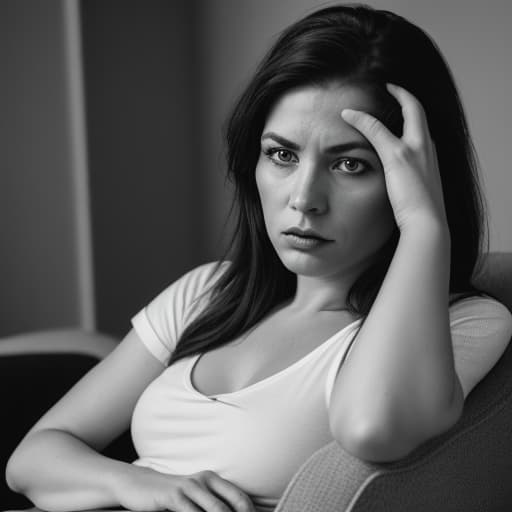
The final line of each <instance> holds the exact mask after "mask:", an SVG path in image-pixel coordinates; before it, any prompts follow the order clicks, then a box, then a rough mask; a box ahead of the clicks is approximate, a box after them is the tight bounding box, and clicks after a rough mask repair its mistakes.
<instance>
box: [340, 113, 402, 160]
mask: <svg viewBox="0 0 512 512" xmlns="http://www.w3.org/2000/svg"><path fill="white" fill-rule="evenodd" d="M341 117H342V118H343V119H344V120H345V121H347V122H348V123H349V124H351V125H352V126H354V128H357V129H358V130H359V131H360V132H361V133H362V134H363V135H364V136H365V137H366V138H367V139H368V141H369V142H370V143H371V144H372V145H373V147H374V148H375V150H376V151H377V153H378V154H379V156H380V158H381V160H382V162H386V161H388V157H389V156H390V152H391V149H392V148H393V147H395V146H396V145H397V144H401V141H400V139H399V138H398V137H395V135H393V134H392V133H391V132H390V131H389V130H388V129H387V128H386V126H384V124H383V123H381V122H380V121H379V120H378V119H377V118H376V117H374V116H372V115H371V114H368V113H367V112H363V111H362V110H353V109H350V108H345V109H343V110H342V112H341Z"/></svg>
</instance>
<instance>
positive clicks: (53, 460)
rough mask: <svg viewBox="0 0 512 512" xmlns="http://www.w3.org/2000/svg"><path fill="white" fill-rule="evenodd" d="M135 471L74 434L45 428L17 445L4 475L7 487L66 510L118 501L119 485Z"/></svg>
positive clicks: (51, 507) (44, 504)
mask: <svg viewBox="0 0 512 512" xmlns="http://www.w3.org/2000/svg"><path fill="white" fill-rule="evenodd" d="M131 470H132V466H131V465H130V464H126V463H124V462H120V461H116V460H112V459H109V458H107V457H104V456H103V455H101V454H99V453H98V452H96V451H95V450H93V449H92V448H90V447H89V446H87V445H86V444H85V443H83V442H82V441H80V440H79V439H77V438H75V437H73V436H72V435H70V434H67V433H65V432H61V431H57V430H42V431H39V432H35V433H33V434H31V435H30V436H29V437H27V438H26V439H25V440H24V441H23V443H22V444H21V445H20V446H19V447H18V449H17V450H16V452H15V453H14V454H13V456H12V457H11V459H10V460H9V463H8V466H7V473H6V475H7V482H8V484H9V487H11V489H13V490H14V491H16V492H20V493H23V494H25V495H26V496H27V497H28V498H30V500H31V501H33V502H34V504H35V505H37V506H38V507H40V508H43V509H44V510H49V511H66V510H84V509H93V508H101V507H108V506H116V505H119V501H118V499H117V497H116V496H117V489H118V484H119V482H120V481H121V480H122V478H123V477H124V476H125V475H127V474H128V473H129V472H130V471H131Z"/></svg>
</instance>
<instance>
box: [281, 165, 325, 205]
mask: <svg viewBox="0 0 512 512" xmlns="http://www.w3.org/2000/svg"><path fill="white" fill-rule="evenodd" d="M318 171H319V169H317V168H316V166H315V165H314V164H313V163H307V162H301V164H299V166H298V167H297V168H296V169H295V172H294V174H293V177H292V180H293V184H292V189H291V192H290V198H289V205H290V207H291V208H293V209H294V210H298V211H300V212H303V213H315V214H320V213H324V212H325V211H326V209H327V197H326V193H325V192H326V191H325V186H326V184H324V183H323V177H322V176H321V175H320V174H319V172H318Z"/></svg>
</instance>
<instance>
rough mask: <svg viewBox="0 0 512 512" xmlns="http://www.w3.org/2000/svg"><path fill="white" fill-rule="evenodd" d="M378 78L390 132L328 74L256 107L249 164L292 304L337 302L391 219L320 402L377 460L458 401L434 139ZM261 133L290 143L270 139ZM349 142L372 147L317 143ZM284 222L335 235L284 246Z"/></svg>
mask: <svg viewBox="0 0 512 512" xmlns="http://www.w3.org/2000/svg"><path fill="white" fill-rule="evenodd" d="M388 91H389V92H390V94H392V95H393V96H394V97H395V98H396V99H397V101H398V102H399V104H400V105H401V108H402V114H403V118H404V129H403V135H402V137H401V138H398V137H396V136H394V135H393V134H392V133H391V132H390V131H389V130H388V129H387V128H386V127H385V126H384V125H383V124H382V123H380V122H379V121H378V119H376V117H374V116H373V115H372V111H374V104H373V102H372V99H371V97H369V96H368V95H367V94H366V93H365V92H364V91H363V90H361V89H357V88H355V87H353V86H348V85H345V86H344V85H343V84H340V83H336V82H332V83H331V84H329V86H322V87H320V86H314V87H313V86H311V87H304V88H300V89H296V90H293V91H290V92H288V93H287V94H285V95H283V96H282V97H281V98H280V99H279V100H278V101H277V103H276V104H275V105H274V108H273V109H272V111H271V112H270V114H269V116H268V118H267V121H266V124H265V127H264V129H263V134H262V150H263V151H262V155H261V156H260V158H259V161H258V164H257V168H256V182H257V187H258V191H259V194H260V198H261V205H262V209H263V215H264V218H265V225H266V228H267V232H268V236H269V238H270V240H271V242H272V244H273V246H274V248H275V250H276V252H277V254H278V255H279V257H280V259H281V261H282V262H283V264H284V265H285V266H286V267H287V268H288V269H289V270H291V271H292V272H294V273H296V274H297V292H296V295H295V297H294V299H293V302H292V308H295V311H299V312H303V313H311V312H319V311H325V310H331V311H336V310H341V309H343V307H344V305H345V299H346V295H347V292H348V290H349V288H350V286H351V284H352V283H353V281H354V279H355V278H356V277H357V276H358V275H359V273H360V272H361V271H362V270H363V269H364V267H365V265H367V264H368V262H369V261H371V258H372V256H374V255H375V252H376V250H377V249H378V248H379V247H381V246H382V244H383V243H384V242H385V241H386V240H387V239H388V237H389V235H390V234H391V232H392V229H393V227H394V226H398V229H399V232H400V238H399V242H398V245H397V248H396V251H395V253H394V255H393V259H392V261H391V264H390V266H389V269H388V272H387V273H386V277H385V279H384V281H383V283H382V286H381V288H380V290H379V292H378V294H377V297H376V299H375V301H374V303H373V305H372V308H371V310H370V312H369V314H368V316H367V318H366V319H365V322H364V325H363V326H362V328H361V330H360V331H359V333H358V336H357V339H356V342H355V343H354V345H353V347H352V350H351V351H350V354H349V356H348V357H347V359H346V360H345V362H344V364H343V366H342V368H341V369H340V371H339V372H338V375H337V377H336V380H335V383H334V388H333V393H332V396H331V403H330V406H329V421H330V426H331V432H332V434H333V437H334V438H335V439H336V440H337V441H338V442H339V443H340V445H341V446H342V447H343V448H344V449H345V450H347V451H348V452H350V453H352V454H353V455H354V456H356V457H358V458H361V459H364V460H368V461H377V462H378V461H381V462H385V461H392V460H396V459H399V458H402V457H403V456H405V455H407V454H408V453H409V452H410V451H412V450H413V449H414V448H415V447H417V446H418V445H420V444H421V443H422V442H424V441H426V440H427V439H429V438H431V437H433V436H435V435H438V434H440V433H442V432H444V431H445V430H447V429H448V428H450V427H451V426H452V425H453V424H454V423H455V422H456V421H457V420H458V418H459V417H460V414H461V412H462V406H463V394H462V388H461V385H460V381H459V379H458V377H457V375H456V373H455V368H454V360H453V349H452V340H451V333H450V324H449V310H448V299H449V286H448V285H449V271H450V235H449V229H448V225H447V222H446V214H445V209H444V203H443V199H442V197H443V196H442V187H441V180H440V175H439V166H438V161H437V155H436V151H435V146H434V143H433V141H432V139H431V137H430V133H429V129H428V126H427V121H426V116H425V113H424V111H423V108H422V106H421V104H420V103H419V102H418V100H417V99H416V98H415V97H414V96H413V95H412V94H410V93H409V92H408V91H406V90H405V89H403V88H400V87H397V86H393V85H390V84H388ZM269 132H271V133H273V134H276V133H277V135H278V138H279V136H280V137H285V138H286V139H287V140H288V141H290V142H287V143H282V141H281V143H276V141H275V139H276V137H275V135H270V136H269V135H268V134H269ZM351 141H357V142H364V141H366V142H367V143H368V144H369V145H370V146H371V148H372V149H371V150H370V151H366V150H365V151H364V152H363V150H361V149H357V150H352V151H351V152H342V153H341V152H340V153H334V154H329V153H328V152H327V151H326V148H327V147H329V146H331V145H334V144H340V143H347V142H351ZM273 148H277V149H275V150H274V149H273ZM278 150H282V151H278ZM344 157H353V158H361V159H363V158H364V159H366V160H367V161H368V163H369V164H370V166H371V170H370V171H369V172H367V173H362V174H355V175H354V174H350V172H349V173H348V174H346V173H345V171H353V170H359V169H360V168H359V167H358V166H357V164H354V162H345V165H343V163H341V160H343V158H344ZM291 226H299V227H301V228H312V229H314V230H316V231H317V232H319V233H320V235H322V236H323V237H325V238H329V239H332V240H333V242H331V243H330V244H327V245H325V246H323V247H319V248H318V249H316V250H314V251H302V250H298V249H296V248H293V247H290V245H289V244H287V242H286V239H284V237H283V235H282V232H283V231H284V230H286V229H287V228H289V227H291Z"/></svg>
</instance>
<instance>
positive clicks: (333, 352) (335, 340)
mask: <svg viewBox="0 0 512 512" xmlns="http://www.w3.org/2000/svg"><path fill="white" fill-rule="evenodd" d="M214 265H215V263H207V264H205V265H201V266H199V267H197V268H195V269H193V270H191V271H190V272H188V273H187V274H185V275H184V276H183V277H181V278H180V279H178V280H177V281H175V282H174V283H173V284H171V285H170V286H169V287H168V288H167V289H165V290H164V291H163V292H162V293H161V294H160V295H158V296H157V297H156V298H155V299H154V300H153V301H152V302H151V303H150V304H149V305H148V306H146V307H145V308H144V309H142V310H141V311H140V312H139V313H138V314H137V315H135V317H133V319H132V324H133V327H134V329H135V331H136V332H137V334H138V335H139V337H140V339H141V340H142V341H143V343H144V344H145V346H146V347H147V348H148V349H149V351H150V352H151V353H152V354H153V355H154V356H155V357H156V358H157V359H159V360H160V361H162V363H164V364H167V362H168V360H169V358H170V355H171V353H172V351H173V350H174V348H175V346H176V343H177V341H178V339H179V337H180V335H181V333H182V332H183V330H184V328H185V327H186V325H187V324H188V323H189V322H190V321H191V320H192V319H193V318H194V317H195V316H196V315H197V314H198V313H199V312H200V311H201V310H202V308H203V307H204V306H205V305H206V303H207V300H208V293H207V294H206V296H205V297H203V298H202V299H201V300H200V301H198V302H196V303H193V300H194V299H195V298H196V297H198V296H199V295H200V294H201V292H202V291H204V290H205V289H206V287H209V286H210V285H212V284H213V283H214V282H215V279H216V278H217V277H218V275H219V274H220V273H221V272H222V270H223V269H225V268H226V265H229V262H223V263H222V267H221V269H220V270H219V273H218V274H216V275H215V276H213V278H212V275H211V274H212V271H213V267H214ZM360 322H361V321H360V320H356V321H355V322H353V323H351V324H349V325H348V326H346V327H345V328H343V329H342V330H340V331H338V332H337V333H336V334H334V335H333V336H331V337H330V338H329V339H327V340H326V341H324V342H323V343H322V344H321V345H319V346H318V347H317V348H316V349H314V350H313V351H311V352H310V353H309V354H307V355H306V356H304V357H303V358H301V359H299V360H298V361H296V362H295V363H294V364H292V365H291V366H288V367H287V368H285V369H284V370H282V371H280V372H278V373H276V374H274V375H272V376H270V377H268V378H265V379H263V380H261V381H259V382H256V383H254V384H252V385H250V386H248V387H246V388H244V389H241V390H239V391H235V392H232V393H222V394H216V395H210V396H206V395H204V394H202V393H200V392H199V391H198V390H197V389H195V388H194V385H193V383H192V379H191V373H192V370H193V367H194V365H195V363H196V362H197V360H198V359H199V357H200V355H195V356H189V357H185V358H183V359H180V360H178V361H177V362H175V363H174V364H172V365H171V366H170V367H168V368H166V369H165V370H164V371H163V373H162V374H161V375H160V376H159V377H157V378H156V379H155V380H154V381H153V382H152V383H151V384H150V385H149V386H148V387H147V388H146V390H145V391H144V392H143V394H142V395H141V397H140V398H139V400H138V402H137V404H136V407H135V410H134V413H133V418H132V426H131V428H132V436H133V442H134V445H135V448H136V450H137V454H138V455H139V458H138V459H137V460H136V461H135V462H134V464H137V465H140V466H146V467H150V468H153V469H155V470H157V471H161V472H163V473H169V474H178V475H186V474H191V473H196V472H199V471H203V470H206V469H210V470H213V471H215V472H216V473H218V474H219V475H220V476H221V477H223V478H225V479H227V480H230V481H231V482H233V483H234V484H235V485H237V486H238V487H240V488H241V489H242V490H244V492H246V493H247V494H248V495H249V496H250V497H251V498H252V500H253V502H254V504H255V506H256V508H257V510H258V511H261V512H263V511H269V510H273V509H274V507H275V506H276V505H277V502H278V501H279V498H280V497H281V495H282V494H283V492H284V490H285V488H286V486H287V484H288V483H289V481H290V480H291V478H292V477H293V475H294V474H295V472H296V471H297V470H298V469H299V467H300V466H301V465H302V464H303V463H304V462H305V461H306V460H307V459H308V458H309V457H310V456H311V455H312V454H313V452H315V451H316V450H317V449H319V448H321V447H322V446H324V445H326V444H327V443H329V442H331V441H333V437H332V434H331V432H330V429H329V416H328V409H329V399H330V396H331V392H332V388H333V384H334V380H335V376H336V374H337V371H338V367H339V365H340V363H341V361H342V360H343V356H344V355H345V352H346V351H347V348H348V347H349V344H350V340H351V339H352V337H353V336H354V334H355V333H356V330H357V327H358V326H359V324H360ZM450 325H451V333H452V340H453V349H454V356H455V368H456V371H457V375H458V376H459V379H460V381H461V384H462V388H463V390H464V396H465V397H466V396H467V395H468V393H469V392H470V391H471V389H472V388H473V387H474V386H475V385H476V384H477V383H478V382H479V381H480V380H481V379H482V378H483V377H484V376H485V375H486V374H487V373H488V371H489V370H490V369H491V368H492V367H493V366H494V364H495V363H496V361H497V360H498V359H499V357H500V356H501V354H502V353H503V352H504V350H505V348H506V346H507V344H508V341H509V340H510V337H511V336H512V315H511V314H510V312H509V311H508V309H507V308H506V307H505V306H504V305H503V304H501V303H499V302H497V301H496V300H494V299H492V298H490V297H471V298H467V299H463V300H461V301H459V302H457V303H455V304H454V305H452V306H451V307H450Z"/></svg>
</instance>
